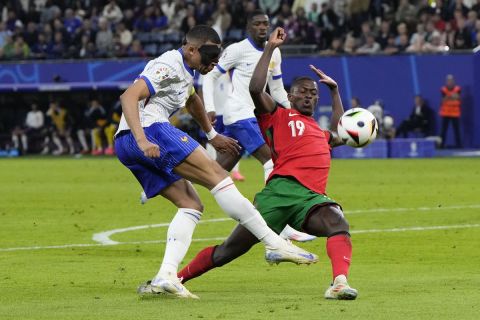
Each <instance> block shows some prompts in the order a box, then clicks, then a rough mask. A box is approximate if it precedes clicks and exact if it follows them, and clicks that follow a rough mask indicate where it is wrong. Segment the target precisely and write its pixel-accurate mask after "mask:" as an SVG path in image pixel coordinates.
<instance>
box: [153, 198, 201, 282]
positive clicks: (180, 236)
mask: <svg viewBox="0 0 480 320" xmlns="http://www.w3.org/2000/svg"><path fill="white" fill-rule="evenodd" d="M201 216H202V213H201V212H200V211H197V210H194V209H189V208H179V209H178V211H177V214H176V215H175V217H174V218H173V220H172V222H170V225H169V226H168V232H167V245H166V249H165V255H164V256H163V262H162V266H161V267H160V271H159V272H158V274H157V275H156V276H155V278H154V280H153V282H155V280H157V279H158V278H168V277H171V276H175V277H176V276H177V270H178V265H179V264H180V263H181V262H182V260H183V258H184V257H185V255H186V254H187V251H188V247H190V243H191V242H192V234H193V231H194V230H195V227H196V226H197V223H198V222H199V221H200V218H201Z"/></svg>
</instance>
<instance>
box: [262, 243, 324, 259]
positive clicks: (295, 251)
mask: <svg viewBox="0 0 480 320" xmlns="http://www.w3.org/2000/svg"><path fill="white" fill-rule="evenodd" d="M265 249H266V250H265V260H267V262H268V263H270V264H274V263H276V264H279V263H280V262H293V263H296V264H312V263H316V262H317V261H318V256H317V255H316V254H313V253H310V252H308V251H305V250H303V249H301V248H299V247H297V246H295V245H293V244H292V243H291V242H290V241H288V240H287V241H285V244H284V245H282V246H281V247H280V248H271V247H266V248H265Z"/></svg>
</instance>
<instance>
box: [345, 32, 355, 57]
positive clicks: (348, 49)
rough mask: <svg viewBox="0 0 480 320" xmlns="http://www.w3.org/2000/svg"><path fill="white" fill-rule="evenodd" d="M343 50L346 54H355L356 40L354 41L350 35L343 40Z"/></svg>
mask: <svg viewBox="0 0 480 320" xmlns="http://www.w3.org/2000/svg"><path fill="white" fill-rule="evenodd" d="M343 49H344V50H345V53H347V54H352V55H353V54H356V51H357V39H355V37H354V36H353V34H352V33H349V34H347V38H346V39H345V45H344V48H343Z"/></svg>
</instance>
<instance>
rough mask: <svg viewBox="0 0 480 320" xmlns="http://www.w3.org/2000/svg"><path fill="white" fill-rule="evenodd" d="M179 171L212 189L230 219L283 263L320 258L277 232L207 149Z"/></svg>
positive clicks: (306, 262)
mask: <svg viewBox="0 0 480 320" xmlns="http://www.w3.org/2000/svg"><path fill="white" fill-rule="evenodd" d="M175 171H176V172H177V173H178V174H180V175H181V176H183V177H184V178H186V179H188V180H189V181H192V182H195V183H199V184H201V185H203V186H204V187H206V188H208V189H210V192H211V193H212V195H213V196H214V198H215V200H216V201H217V203H218V205H219V206H220V207H221V208H222V210H223V211H224V212H226V213H227V214H228V215H229V216H230V217H232V218H233V219H235V220H236V221H238V222H239V223H240V224H241V225H242V226H244V227H245V228H246V229H248V230H249V231H250V232H251V233H252V234H253V235H255V237H256V238H257V239H259V240H260V241H262V242H263V243H264V244H265V246H266V247H267V249H269V250H271V251H274V252H276V254H277V255H280V256H281V257H282V261H290V262H294V263H297V264H311V263H315V262H317V261H318V257H317V256H316V255H314V254H311V253H309V252H307V251H305V250H303V249H301V248H298V247H296V246H294V245H293V244H291V243H288V242H286V241H285V240H284V239H282V238H281V237H280V236H279V235H277V234H276V233H275V232H273V231H272V230H271V229H270V228H269V227H268V226H267V224H266V222H265V220H263V218H262V216H261V215H260V213H259V212H258V211H257V210H256V209H255V207H254V206H253V205H252V204H251V203H250V201H248V200H247V199H246V198H245V197H244V196H243V195H242V194H241V193H240V192H239V191H238V189H237V187H236V186H235V184H234V183H233V181H232V179H231V178H229V177H228V176H227V174H226V172H225V170H223V169H222V168H221V167H220V165H219V164H218V163H217V162H215V161H214V160H212V159H210V158H209V157H208V156H207V155H206V153H205V150H204V149H203V148H197V149H195V151H194V152H193V153H192V154H190V155H189V156H188V157H187V159H186V160H185V161H184V162H182V163H181V164H180V165H179V166H177V167H176V168H175Z"/></svg>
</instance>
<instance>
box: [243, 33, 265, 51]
mask: <svg viewBox="0 0 480 320" xmlns="http://www.w3.org/2000/svg"><path fill="white" fill-rule="evenodd" d="M247 40H248V42H250V44H251V45H252V46H253V47H254V48H255V49H257V50H258V51H262V52H263V48H260V47H258V46H257V44H256V43H255V41H253V39H252V38H250V37H247Z"/></svg>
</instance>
